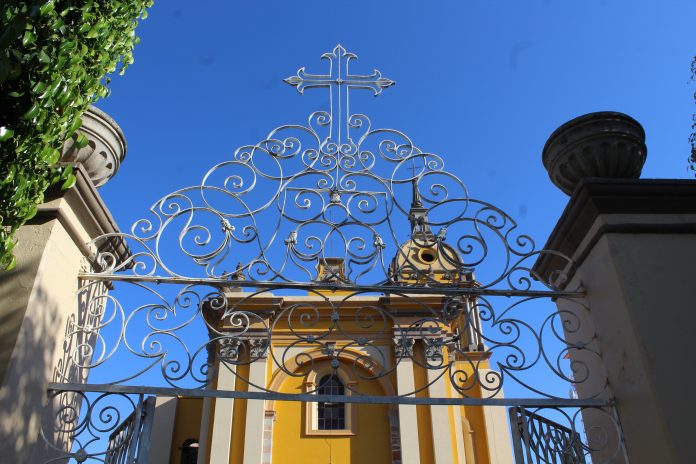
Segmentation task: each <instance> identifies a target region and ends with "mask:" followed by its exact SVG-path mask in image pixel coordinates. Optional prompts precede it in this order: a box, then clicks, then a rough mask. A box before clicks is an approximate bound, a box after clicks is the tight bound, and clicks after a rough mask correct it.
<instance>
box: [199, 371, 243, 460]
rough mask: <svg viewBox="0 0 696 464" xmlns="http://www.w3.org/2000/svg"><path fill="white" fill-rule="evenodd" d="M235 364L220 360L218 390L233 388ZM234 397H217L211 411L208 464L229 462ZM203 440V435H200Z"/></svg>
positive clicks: (235, 378) (235, 379)
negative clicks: (211, 421)
mask: <svg viewBox="0 0 696 464" xmlns="http://www.w3.org/2000/svg"><path fill="white" fill-rule="evenodd" d="M236 372H237V366H236V365H235V364H231V363H226V362H224V361H220V365H219V367H218V380H217V389H218V390H234V389H235V384H236V381H237V376H236ZM233 415H234V399H232V398H217V399H216V400H215V410H214V412H213V428H212V432H211V433H212V438H211V441H210V461H209V462H210V464H229V462H230V450H231V449H232V448H231V445H232V417H233ZM201 440H203V437H201Z"/></svg>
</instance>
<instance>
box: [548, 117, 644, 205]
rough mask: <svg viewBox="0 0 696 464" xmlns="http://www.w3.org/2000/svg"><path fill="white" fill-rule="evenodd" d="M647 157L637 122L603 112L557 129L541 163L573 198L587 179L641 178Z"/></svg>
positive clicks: (630, 118)
mask: <svg viewBox="0 0 696 464" xmlns="http://www.w3.org/2000/svg"><path fill="white" fill-rule="evenodd" d="M647 153H648V148H647V147H646V146H645V131H644V130H643V127H642V126H641V125H640V124H639V123H638V121H636V120H635V119H633V118H632V117H630V116H628V115H625V114H623V113H618V112H615V111H601V112H598V113H590V114H586V115H583V116H579V117H577V118H575V119H572V120H570V121H568V122H567V123H565V124H563V125H562V126H561V127H559V128H558V129H556V130H555V131H554V132H553V133H552V134H551V136H550V137H549V139H548V140H547V141H546V145H544V150H543V152H542V161H543V163H544V167H545V168H546V170H547V171H548V173H549V177H550V178H551V182H553V183H554V184H555V185H556V186H557V187H558V188H559V189H561V190H562V191H563V192H565V193H566V194H568V195H570V194H571V193H573V190H574V189H575V187H576V186H577V185H578V183H579V182H580V179H583V178H585V177H609V178H634V179H635V178H638V177H639V176H640V173H641V170H642V169H643V164H645V158H646V156H647Z"/></svg>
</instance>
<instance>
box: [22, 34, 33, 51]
mask: <svg viewBox="0 0 696 464" xmlns="http://www.w3.org/2000/svg"><path fill="white" fill-rule="evenodd" d="M35 41H36V35H35V34H34V33H33V32H32V31H25V32H24V37H22V45H24V46H25V47H26V46H27V45H29V44H33V43H34V42H35Z"/></svg>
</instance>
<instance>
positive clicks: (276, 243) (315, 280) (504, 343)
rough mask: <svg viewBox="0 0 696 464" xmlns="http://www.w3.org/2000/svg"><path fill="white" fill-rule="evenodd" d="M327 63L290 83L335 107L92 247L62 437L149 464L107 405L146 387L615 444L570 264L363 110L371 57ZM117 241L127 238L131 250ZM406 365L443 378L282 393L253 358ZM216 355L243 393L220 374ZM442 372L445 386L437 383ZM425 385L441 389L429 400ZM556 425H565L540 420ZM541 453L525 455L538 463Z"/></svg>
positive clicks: (57, 386) (285, 363) (583, 448)
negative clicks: (448, 409)
mask: <svg viewBox="0 0 696 464" xmlns="http://www.w3.org/2000/svg"><path fill="white" fill-rule="evenodd" d="M322 58H323V59H325V60H326V61H328V64H329V71H328V73H327V74H310V73H308V72H306V71H305V68H301V69H300V70H299V71H298V72H297V74H296V75H293V76H291V77H289V78H287V79H286V80H285V81H286V82H287V83H288V84H290V85H292V86H294V87H295V88H296V89H297V91H298V92H299V93H303V92H304V91H305V90H307V89H313V88H320V89H324V90H326V91H328V93H329V97H330V98H329V103H330V106H329V110H328V111H316V112H314V113H312V114H311V115H310V116H309V118H308V121H307V123H306V124H291V125H285V126H281V127H278V128H276V129H274V130H273V131H271V132H270V134H269V135H268V136H267V137H266V138H265V139H264V140H262V141H260V142H258V143H256V144H253V145H246V146H243V147H240V148H239V149H237V150H236V151H235V152H234V155H233V156H232V158H231V159H230V160H228V161H225V162H223V163H220V164H218V165H216V166H214V167H213V168H211V169H210V170H209V171H208V172H207V173H206V175H205V176H204V177H203V179H202V181H201V182H200V183H199V184H198V185H195V186H191V187H186V188H182V189H180V190H177V191H175V192H173V193H170V194H168V195H166V196H164V197H163V198H162V199H161V200H159V201H158V202H157V203H155V204H154V205H153V206H152V207H151V208H150V211H149V212H148V216H147V217H145V218H143V219H141V220H140V221H138V222H136V223H135V224H134V225H133V226H132V228H131V230H130V232H129V233H122V234H109V235H105V236H102V237H99V238H98V239H96V240H95V241H94V242H93V243H91V244H90V246H91V247H92V248H93V250H94V253H95V255H94V256H95V259H94V262H93V263H92V268H91V271H90V272H85V273H83V274H82V275H81V276H80V279H82V281H83V287H82V290H81V294H80V296H79V301H80V314H81V316H80V317H78V318H77V319H76V320H75V321H73V322H72V325H71V326H70V327H69V328H68V331H67V339H66V344H65V346H66V357H65V360H64V363H63V364H62V367H61V372H64V373H68V374H69V375H68V374H66V375H63V376H62V380H61V382H57V383H54V384H52V385H51V390H52V392H53V393H52V394H53V395H62V394H68V393H70V394H72V395H77V396H78V397H79V398H84V399H86V401H88V402H89V406H84V405H83V406H82V407H74V408H73V409H72V410H71V412H72V414H71V415H66V410H65V409H63V410H62V411H61V414H54V416H53V418H52V420H51V421H48V422H47V423H50V424H51V426H53V427H56V425H57V428H58V429H60V430H63V431H64V432H65V431H67V432H66V433H67V434H68V435H69V439H68V440H63V441H62V442H61V443H63V447H62V448H60V447H57V446H54V448H55V449H58V450H60V449H62V454H61V456H63V457H64V458H65V459H68V458H73V459H76V460H77V461H78V462H83V461H85V460H90V459H95V460H103V459H106V461H107V462H111V461H112V460H114V459H115V457H114V456H116V455H117V454H118V455H120V456H124V455H125V456H128V459H129V460H128V461H124V462H144V461H143V459H142V458H139V459H134V458H135V455H134V454H133V453H132V452H131V450H134V449H136V446H134V444H133V443H129V442H130V438H132V437H136V436H140V435H139V433H137V432H128V433H126V434H125V435H122V434H121V432H122V430H126V429H122V428H119V427H124V426H121V425H119V424H121V422H122V421H120V420H115V417H112V416H109V417H105V416H104V411H105V410H106V411H112V412H113V411H121V409H119V408H117V407H115V406H112V405H111V404H107V403H108V401H109V400H119V401H125V400H127V401H126V402H130V404H131V405H132V406H133V410H134V415H133V416H132V417H134V418H139V417H140V416H139V413H138V410H139V409H138V408H140V406H139V405H140V404H141V402H138V400H133V399H132V397H133V395H136V397H139V398H141V399H142V395H162V396H190V397H211V398H213V397H214V398H244V399H255V400H288V401H314V402H316V401H330V402H337V403H379V404H395V405H403V404H428V405H468V406H477V407H492V406H494V407H506V406H507V407H512V408H513V409H512V411H515V415H514V418H515V419H514V420H513V422H512V423H513V432H515V433H518V435H517V437H518V438H517V439H516V443H517V444H518V445H519V444H520V443H521V441H520V438H519V437H520V435H519V433H522V435H521V436H523V438H524V444H525V446H527V447H528V449H537V450H539V449H545V448H543V443H540V442H541V441H544V440H546V441H549V443H548V446H551V445H555V446H559V444H560V446H561V450H560V453H561V455H562V456H572V461H568V460H566V461H563V462H578V463H580V462H586V461H588V460H589V459H590V456H591V457H592V459H593V462H602V461H609V460H610V459H611V457H612V456H616V455H622V454H623V444H622V440H621V432H620V427H619V426H618V423H617V421H616V420H615V414H614V411H613V403H612V396H611V393H610V391H609V389H608V388H607V381H606V376H605V374H604V372H603V370H602V363H601V359H600V358H599V353H597V351H596V349H595V347H594V345H593V335H594V332H593V330H592V327H591V326H589V325H588V324H587V317H586V316H587V312H588V310H589V309H588V308H587V307H586V306H585V305H584V303H583V299H582V298H583V295H584V291H583V289H582V288H572V289H569V288H568V285H567V284H568V282H567V276H568V275H569V273H572V272H573V263H572V261H571V260H570V259H569V258H567V257H565V256H561V255H560V254H559V253H557V252H554V251H550V250H539V249H537V248H536V246H535V244H534V241H533V240H532V238H531V237H529V236H527V235H525V234H524V233H522V232H520V231H519V230H518V227H517V223H516V222H515V221H514V220H513V218H512V217H510V216H509V215H507V214H506V213H505V212H504V211H502V210H500V209H499V208H497V207H495V206H494V205H491V204H489V203H487V202H485V201H482V200H479V199H477V198H475V197H472V196H470V195H469V192H468V190H467V188H466V186H465V184H464V183H463V182H462V181H461V180H460V179H459V178H458V177H457V176H455V175H454V174H452V173H451V172H449V171H447V170H446V169H445V160H444V159H443V158H441V157H440V156H438V155H436V154H432V153H428V152H424V151H422V150H420V149H419V148H418V147H417V146H416V145H415V144H414V143H413V142H412V141H411V139H409V137H408V136H407V135H406V134H404V133H402V132H400V131H397V130H393V129H381V128H374V127H373V126H372V123H371V121H370V119H369V118H368V117H367V116H365V115H364V114H360V113H353V112H352V110H351V109H350V106H349V105H350V93H351V92H353V91H357V90H368V91H371V92H373V93H374V95H375V96H377V95H379V94H381V93H382V91H383V90H384V89H386V88H388V87H390V86H391V85H393V84H394V82H393V81H391V80H389V79H386V78H384V77H383V76H382V74H381V73H380V72H379V71H377V70H374V72H372V73H371V74H366V75H361V74H352V73H351V72H350V71H349V65H350V64H351V63H352V62H353V61H354V60H355V59H356V58H357V57H356V56H355V55H354V54H352V53H349V52H347V51H346V50H345V49H344V48H343V47H341V46H340V45H339V46H337V47H335V48H334V49H333V50H332V51H331V52H328V53H325V54H324V55H322ZM123 243H125V244H127V246H128V247H129V249H130V253H129V254H128V255H127V256H126V257H125V258H119V255H118V254H117V253H116V252H115V251H114V250H116V249H118V247H121V246H122V244H123ZM549 253H550V254H554V255H557V256H559V257H561V258H563V261H564V265H563V267H562V268H559V269H557V270H556V271H555V272H553V273H551V274H550V276H547V278H545V279H544V278H542V276H540V275H538V274H537V273H536V272H535V270H534V267H533V266H534V262H535V261H536V260H537V258H538V257H539V256H541V255H543V254H549ZM105 284H108V285H112V286H114V287H115V289H114V290H112V291H111V292H108V293H107V292H106V291H104V285H105ZM300 293H302V294H303V295H305V296H303V297H301V298H299V297H298V295H299V294H300ZM554 302H555V303H558V307H559V308H563V309H557V306H556V304H554ZM279 333H282V337H280V338H282V340H280V339H279V335H278V334H279ZM300 347H301V349H300ZM385 347H386V348H385ZM414 347H416V348H414ZM419 350H420V351H419ZM407 360H408V361H411V362H413V363H414V364H415V365H417V366H420V367H421V368H424V369H427V371H428V372H430V373H431V374H432V375H429V376H428V385H425V386H424V387H423V386H421V387H418V388H416V387H413V388H411V389H407V390H405V391H404V390H402V389H400V390H399V391H398V393H397V392H393V393H391V394H389V393H385V395H383V396H375V395H368V394H366V393H365V391H363V390H361V387H360V385H352V386H351V385H349V386H348V387H347V388H348V389H350V390H351V394H348V395H344V396H333V395H321V394H317V391H316V389H315V390H312V389H311V388H310V389H309V390H308V391H306V392H304V393H301V394H290V393H284V392H282V391H280V389H279V388H278V386H277V385H274V384H273V382H270V383H269V382H265V381H263V382H259V381H257V379H255V378H254V376H253V375H252V374H242V373H241V372H242V369H241V368H240V366H252V365H254V363H271V365H272V369H273V370H274V371H277V372H282V373H283V374H284V375H286V376H298V375H304V372H306V370H307V368H309V367H311V366H312V365H314V364H316V363H319V362H326V363H328V364H329V365H330V366H331V367H332V368H333V369H334V370H337V369H338V368H339V366H340V365H341V363H343V364H346V363H348V364H350V368H351V369H354V370H355V372H356V373H357V374H356V375H358V376H359V378H360V379H361V382H360V383H361V384H363V383H365V382H371V381H372V382H377V381H383V380H384V379H386V378H389V377H390V376H391V375H392V374H394V373H395V372H397V371H398V369H399V368H400V366H401V365H402V364H403V363H404V362H405V361H407ZM107 365H108V366H110V367H109V368H108V369H103V368H102V369H98V368H99V367H100V366H107ZM264 365H265V364H264ZM250 369H251V368H249V369H246V370H245V372H250ZM223 370H224V371H226V372H228V373H231V374H232V375H233V376H235V377H237V378H238V379H241V381H243V382H245V383H246V384H248V386H249V387H248V389H246V390H245V391H241V390H239V389H225V388H219V387H218V388H214V385H211V384H212V382H213V380H214V379H215V378H216V377H217V376H218V374H219V373H220V372H222V371H223ZM98 372H99V373H98ZM300 372H302V374H300ZM88 373H90V382H89V383H87V382H84V381H83V379H86V378H87V374H88ZM438 382H439V383H438ZM442 382H445V383H446V384H447V390H448V391H449V390H451V391H452V393H451V394H449V395H444V394H443V395H440V396H438V394H437V393H434V392H436V391H440V390H436V389H435V388H434V386H435V385H441V384H442ZM504 386H505V389H506V394H509V393H510V392H513V393H514V395H512V396H504V395H503V387H504ZM570 388H574V389H575V391H577V392H578V394H579V397H578V398H569V397H568V395H567V392H568V391H569V389H570ZM425 389H430V395H427V396H423V395H416V393H418V392H419V391H422V390H425ZM441 391H443V392H444V391H445V390H441ZM93 398H96V401H95V400H94V399H93ZM124 399H125V400H124ZM96 403H103V408H102V409H99V408H98V407H96ZM136 405H137V406H136ZM110 408H113V409H110ZM525 408H534V409H533V410H534V413H533V414H532V413H529V412H527V411H528V410H527V409H525ZM588 411H591V414H588ZM547 413H548V416H549V417H550V418H547V419H544V418H543V416H544V414H547ZM124 416H125V414H124ZM119 417H123V416H119ZM551 418H552V419H551ZM580 418H584V420H585V421H586V422H587V421H591V422H592V427H593V429H592V433H590V432H589V431H587V432H586V431H585V430H584V429H583V428H582V426H579V425H578V424H579V422H578V421H579V420H580ZM518 420H519V421H521V422H519V424H521V425H519V426H518V425H517V424H518V422H517V421H518ZM551 420H555V421H558V420H564V421H565V422H566V424H565V425H558V426H554V428H552V429H544V430H547V431H548V433H546V432H544V433H535V432H533V430H537V429H536V428H532V427H533V426H534V427H536V426H537V425H540V426H541V425H543V426H544V427H546V426H548V425H549V424H550V422H549V421H551ZM95 422H100V424H99V426H98V427H96V428H97V429H99V430H100V431H101V432H102V433H107V435H108V432H113V433H112V435H111V436H112V438H113V439H112V440H111V441H109V440H107V442H108V443H109V444H108V445H105V446H102V447H101V448H100V447H99V446H98V443H101V442H103V440H101V441H100V440H97V439H95V440H93V441H91V442H90V441H87V442H85V441H84V440H82V441H81V440H80V439H79V436H80V435H81V434H83V433H87V432H89V430H90V427H88V426H84V427H82V426H79V427H78V425H79V424H83V425H85V424H87V425H94V424H95ZM132 425H133V426H134V427H135V429H137V428H138V425H136V424H132ZM129 427H130V426H129ZM91 429H94V427H91ZM600 429H601V433H600ZM128 430H130V429H128ZM52 434H55V432H46V431H44V436H45V437H51V436H53V435H52ZM143 439H145V438H144V435H143ZM558 440H560V441H558ZM49 441H50V440H49ZM532 442H535V444H534V445H532ZM140 449H143V447H142V446H140ZM553 452H554V453H556V454H558V453H557V452H556V451H553ZM129 453H130V454H129ZM564 453H565V454H564ZM520 456H522V455H520V454H519V453H518V460H520V462H523V458H522V457H520ZM529 456H530V454H529V453H527V455H526V459H528V461H524V462H537V461H538V462H544V461H545V459H543V458H542V457H540V456H541V454H538V455H536V457H532V458H530V457H529ZM529 459H532V461H529ZM564 459H565V458H564ZM568 459H571V458H568ZM52 462H56V461H52ZM114 462H122V461H118V460H117V461H114ZM547 462H553V461H547Z"/></svg>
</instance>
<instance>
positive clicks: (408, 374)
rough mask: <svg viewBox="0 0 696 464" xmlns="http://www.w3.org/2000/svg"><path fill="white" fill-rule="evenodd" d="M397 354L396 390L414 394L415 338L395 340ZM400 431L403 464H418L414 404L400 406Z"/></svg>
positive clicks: (418, 451) (416, 420)
mask: <svg viewBox="0 0 696 464" xmlns="http://www.w3.org/2000/svg"><path fill="white" fill-rule="evenodd" d="M394 351H395V352H396V363H397V364H396V388H397V394H398V395H400V396H401V395H406V394H408V393H413V392H414V391H415V389H416V383H415V377H414V372H413V338H410V337H408V336H399V337H397V338H395V339H394ZM399 431H400V434H401V462H402V463H403V464H418V463H419V462H420V447H419V443H418V416H417V414H416V406H415V405H413V404H400V405H399Z"/></svg>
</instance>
